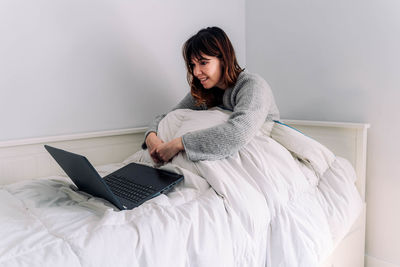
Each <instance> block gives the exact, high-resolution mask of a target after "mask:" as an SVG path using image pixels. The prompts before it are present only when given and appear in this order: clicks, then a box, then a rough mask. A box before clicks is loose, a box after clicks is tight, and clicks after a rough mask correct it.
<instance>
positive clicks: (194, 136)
mask: <svg viewBox="0 0 400 267" xmlns="http://www.w3.org/2000/svg"><path fill="white" fill-rule="evenodd" d="M182 50H183V51H182V52H183V57H184V60H185V63H186V68H187V80H188V82H189V85H190V92H189V93H188V94H187V95H186V96H185V97H184V98H183V99H182V100H181V101H180V102H179V103H178V104H177V105H176V106H175V107H174V108H173V109H172V110H171V111H173V110H176V109H193V110H206V109H209V108H212V107H216V106H217V107H221V108H223V109H227V110H230V111H232V114H231V115H230V117H229V119H228V120H227V121H226V122H225V123H222V124H220V125H216V126H213V127H210V128H207V129H203V130H198V131H194V132H189V133H186V134H184V135H182V136H181V137H178V138H175V139H173V140H171V141H170V142H164V141H163V140H161V139H160V138H159V137H158V136H157V128H158V124H159V122H160V121H161V120H162V119H163V118H164V117H165V115H166V114H162V115H159V116H157V117H156V118H155V119H154V121H153V122H152V123H151V124H150V125H149V129H148V131H147V132H146V134H145V143H144V145H143V147H144V148H146V147H147V148H148V150H149V153H150V156H151V158H152V159H153V161H154V162H155V163H158V164H159V163H164V162H168V161H170V160H171V159H172V158H173V157H174V156H175V155H177V154H178V153H179V152H181V151H185V152H186V154H187V156H188V158H189V159H190V160H192V161H199V160H218V159H223V158H226V157H228V156H230V155H232V154H234V153H235V152H237V151H238V150H240V149H241V148H242V147H243V146H244V145H246V144H247V143H248V142H249V141H250V140H251V139H252V138H253V137H254V135H255V134H256V133H257V131H258V130H259V129H260V128H261V126H262V125H263V123H264V122H265V121H272V120H278V119H279V111H278V108H277V106H276V104H275V100H274V96H273V94H272V91H271V89H270V87H269V85H268V84H267V82H266V81H265V80H264V79H263V78H261V77H260V76H258V75H256V74H251V73H249V72H247V71H244V70H243V69H242V68H241V67H240V66H239V64H238V62H237V59H236V55H235V51H234V49H233V46H232V44H231V42H230V40H229V38H228V36H227V35H226V34H225V32H224V31H223V30H222V29H220V28H218V27H209V28H205V29H202V30H200V31H199V32H198V33H197V34H195V35H193V36H192V37H190V38H189V39H188V40H187V41H186V42H185V44H184V45H183V49H182Z"/></svg>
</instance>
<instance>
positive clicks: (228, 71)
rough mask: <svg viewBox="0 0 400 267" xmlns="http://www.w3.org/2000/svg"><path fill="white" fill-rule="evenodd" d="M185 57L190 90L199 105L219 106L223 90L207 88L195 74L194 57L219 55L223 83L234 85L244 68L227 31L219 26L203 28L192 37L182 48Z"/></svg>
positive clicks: (199, 58)
mask: <svg viewBox="0 0 400 267" xmlns="http://www.w3.org/2000/svg"><path fill="white" fill-rule="evenodd" d="M182 54H183V58H184V60H185V63H186V69H187V80H188V83H189V85H190V92H191V94H192V96H193V98H194V99H195V101H196V105H197V106H201V105H204V104H205V105H206V106H207V107H208V108H210V107H214V106H217V105H218V104H220V103H221V102H222V95H223V90H220V89H218V88H211V89H207V90H205V89H204V87H203V85H202V84H201V83H200V81H199V79H197V78H196V77H195V76H194V75H193V69H192V63H191V62H192V58H196V59H197V60H201V59H203V57H202V55H207V56H213V57H218V58H219V59H220V60H221V66H222V83H223V84H224V85H226V86H227V87H232V86H233V85H234V84H235V83H236V81H237V78H238V76H239V73H240V72H241V71H242V70H243V69H242V68H241V67H240V66H239V64H238V62H237V60H236V55H235V50H234V49H233V46H232V43H231V41H230V40H229V38H228V36H227V35H226V33H225V32H224V31H223V30H222V29H220V28H218V27H208V28H205V29H201V30H200V31H199V32H198V33H196V34H195V35H193V36H192V37H190V38H189V39H188V40H187V41H186V42H185V44H184V45H183V48H182Z"/></svg>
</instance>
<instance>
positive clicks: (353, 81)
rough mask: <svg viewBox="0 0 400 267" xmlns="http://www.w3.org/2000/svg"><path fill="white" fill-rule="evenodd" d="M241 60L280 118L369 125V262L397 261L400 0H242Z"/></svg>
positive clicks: (393, 263)
mask: <svg viewBox="0 0 400 267" xmlns="http://www.w3.org/2000/svg"><path fill="white" fill-rule="evenodd" d="M246 52H247V53H246V61H247V67H248V69H249V70H251V71H254V72H258V73H260V74H261V75H262V76H264V77H265V78H266V79H267V80H268V82H269V83H270V85H271V87H272V89H273V91H274V94H275V97H276V100H277V104H278V106H279V108H280V111H281V115H282V117H283V118H290V119H310V120H328V121H353V122H366V123H371V125H372V127H371V128H370V131H369V136H368V137H369V141H368V142H369V143H368V150H369V152H368V167H367V205H368V210H367V245H366V253H367V254H368V257H367V263H368V266H370V267H372V266H374V267H375V266H376V267H378V266H389V265H390V266H400V253H399V252H400V228H399V225H400V209H399V208H398V205H399V203H400V175H399V174H400V156H399V149H400V141H399V140H400V138H399V137H400V108H399V99H400V1H398V0H369V1H364V0H351V1H349V0H338V1H290V0H268V1H266V0H247V1H246Z"/></svg>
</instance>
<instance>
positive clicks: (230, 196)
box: [0, 109, 362, 267]
mask: <svg viewBox="0 0 400 267" xmlns="http://www.w3.org/2000/svg"><path fill="white" fill-rule="evenodd" d="M228 116H229V113H227V112H225V111H222V110H219V109H215V110H208V111H192V110H176V111H174V112H172V113H170V114H169V115H168V116H166V117H165V118H164V119H163V120H162V122H161V123H160V125H159V135H160V136H161V138H162V139H163V140H165V141H168V140H170V139H172V138H174V137H176V136H181V135H182V134H184V133H185V132H188V131H193V130H196V129H202V128H207V127H210V126H212V125H215V124H218V123H221V122H223V121H225V120H226V119H227V118H228ZM271 128H272V130H271ZM271 131H272V132H271ZM271 137H272V138H271ZM130 162H138V163H142V164H147V165H152V161H151V159H150V157H149V155H148V152H147V151H139V152H137V153H135V154H134V155H132V156H131V157H130V158H128V159H127V160H126V161H124V162H123V163H121V164H113V165H108V166H102V167H99V168H97V169H98V171H99V172H100V174H101V175H103V176H104V175H106V174H107V173H110V172H111V171H113V170H115V169H118V168H120V167H121V166H123V165H125V164H128V163H130ZM161 168H164V169H167V170H172V171H175V172H179V173H182V174H183V175H184V176H185V179H184V181H183V182H181V183H180V184H179V185H178V186H176V187H175V188H174V189H173V190H172V191H170V192H168V193H167V194H162V195H160V196H158V197H156V198H154V199H152V200H150V201H148V202H146V203H144V204H143V205H141V206H140V207H137V208H135V209H133V210H127V211H117V210H116V209H115V208H114V207H113V206H112V205H111V204H109V203H108V202H106V201H105V200H102V199H98V198H93V197H91V196H89V195H87V194H84V193H82V192H80V191H76V188H75V186H73V185H72V184H71V182H70V180H69V179H68V178H66V177H50V178H45V179H39V180H30V181H25V182H22V183H16V184H11V185H6V186H2V187H1V188H0V216H1V217H0V218H1V219H0V220H1V221H0V266H96V267H98V266H113V267H117V266H140V267H144V266H174V267H179V266H207V267H209V266H241V267H242V266H270V267H279V266H305V267H312V266H318V264H319V262H320V261H322V260H323V259H324V258H325V257H326V256H327V255H328V254H329V253H330V252H331V251H332V249H333V247H334V245H335V244H336V243H337V242H339V241H340V240H341V239H342V238H343V237H344V235H345V234H346V232H347V231H348V229H349V228H350V226H351V224H352V223H353V222H354V220H355V219H356V218H357V217H358V215H359V213H360V211H361V208H362V202H361V199H360V197H359V194H358V192H357V190H356V187H355V186H354V181H355V173H354V170H353V169H352V167H351V166H350V164H349V163H348V162H347V161H346V160H344V159H340V158H336V157H335V156H334V155H333V154H332V153H331V152H330V151H329V150H327V149H326V148H325V147H323V146H322V145H320V144H318V143H317V142H315V141H313V140H312V139H310V138H308V137H306V136H304V135H302V134H300V133H298V132H296V131H295V130H293V129H291V128H289V127H287V126H284V125H281V124H277V123H276V124H274V123H266V124H265V125H264V127H263V129H261V130H260V131H259V133H258V134H257V135H256V136H255V137H254V139H253V140H252V141H251V142H249V143H248V144H247V145H246V146H245V147H244V148H243V149H242V150H241V151H239V152H238V153H236V154H234V155H233V156H231V157H229V158H227V159H224V160H218V161H201V162H196V163H194V162H191V161H189V160H188V159H187V158H186V155H185V154H184V153H181V154H179V155H178V156H177V157H175V158H174V159H173V160H172V162H171V163H168V164H166V165H164V166H162V167H161Z"/></svg>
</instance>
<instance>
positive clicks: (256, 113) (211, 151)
mask: <svg viewBox="0 0 400 267" xmlns="http://www.w3.org/2000/svg"><path fill="white" fill-rule="evenodd" d="M231 98H232V105H233V112H232V114H231V116H230V117H229V119H228V121H227V122H226V123H223V124H220V125H217V126H214V127H211V128H208V129H204V130H199V131H195V132H191V133H187V134H185V135H183V136H182V142H183V145H184V148H185V151H186V154H187V156H188V158H189V159H190V160H192V161H199V160H217V159H223V158H226V157H227V156H229V155H232V154H233V153H235V152H237V151H238V150H239V149H241V148H242V147H243V146H244V145H246V144H247V143H248V142H249V141H250V140H251V139H252V138H253V137H254V136H255V134H256V133H257V131H258V130H259V129H260V128H261V126H262V125H263V123H264V122H265V120H266V118H267V116H268V114H269V110H270V107H271V105H272V103H274V99H273V95H272V92H271V89H270V88H269V86H268V84H267V83H266V82H265V81H264V80H263V79H262V78H260V79H250V80H246V81H245V82H243V83H242V82H241V83H240V84H238V85H237V86H236V85H235V87H234V89H233V91H232V95H231Z"/></svg>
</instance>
